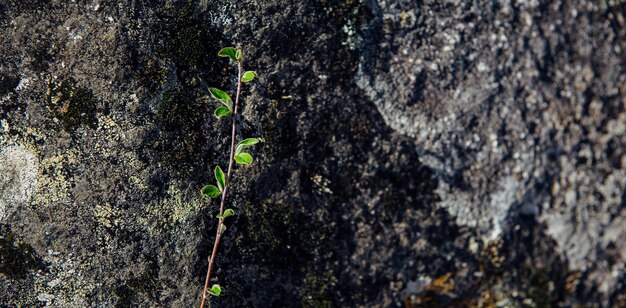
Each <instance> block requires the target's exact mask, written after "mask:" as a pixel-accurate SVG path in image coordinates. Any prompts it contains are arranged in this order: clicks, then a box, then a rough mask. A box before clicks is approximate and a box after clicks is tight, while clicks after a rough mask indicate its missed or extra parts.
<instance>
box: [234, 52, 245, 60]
mask: <svg viewBox="0 0 626 308" xmlns="http://www.w3.org/2000/svg"><path fill="white" fill-rule="evenodd" d="M241 58H243V51H241V49H237V51H236V52H235V61H239V60H241Z"/></svg>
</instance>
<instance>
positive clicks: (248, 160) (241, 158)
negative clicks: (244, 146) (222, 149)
mask: <svg viewBox="0 0 626 308" xmlns="http://www.w3.org/2000/svg"><path fill="white" fill-rule="evenodd" d="M235 161H236V162H237V163H238V164H240V165H244V166H245V165H250V164H252V155H250V154H248V153H239V154H237V156H235Z"/></svg>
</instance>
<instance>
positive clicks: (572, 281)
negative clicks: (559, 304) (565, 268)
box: [565, 271, 581, 295]
mask: <svg viewBox="0 0 626 308" xmlns="http://www.w3.org/2000/svg"><path fill="white" fill-rule="evenodd" d="M580 275H581V274H580V272H579V271H575V272H571V273H569V274H568V275H567V278H565V292H567V295H573V294H574V293H575V292H576V288H577V287H578V282H579V280H580Z"/></svg>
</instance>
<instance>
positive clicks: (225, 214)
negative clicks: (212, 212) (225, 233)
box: [215, 209, 235, 218]
mask: <svg viewBox="0 0 626 308" xmlns="http://www.w3.org/2000/svg"><path fill="white" fill-rule="evenodd" d="M233 215H235V211H233V209H226V210H224V214H222V215H217V216H215V217H217V218H226V217H229V216H233Z"/></svg>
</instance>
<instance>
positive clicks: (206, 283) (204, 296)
mask: <svg viewBox="0 0 626 308" xmlns="http://www.w3.org/2000/svg"><path fill="white" fill-rule="evenodd" d="M237 68H238V73H237V95H236V96H235V109H234V111H233V128H232V132H231V137H230V156H229V160H228V171H226V183H225V184H224V190H223V191H222V199H221V202H220V216H221V215H223V214H224V203H225V201H226V192H227V190H228V186H229V184H230V173H231V171H232V169H233V161H234V160H235V137H236V136H237V107H238V106H239V94H240V93H241V77H242V76H241V73H242V64H241V60H239V61H238V62H237ZM223 224H224V218H220V219H219V220H218V223H217V233H216V234H215V243H213V251H212V252H211V256H210V258H209V265H208V269H207V272H206V278H205V280H204V291H203V292H202V303H201V304H200V308H204V303H205V301H206V299H207V289H208V288H209V282H210V281H211V272H213V264H214V263H215V256H216V255H217V248H218V247H219V244H220V239H221V238H222V225H223Z"/></svg>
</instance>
